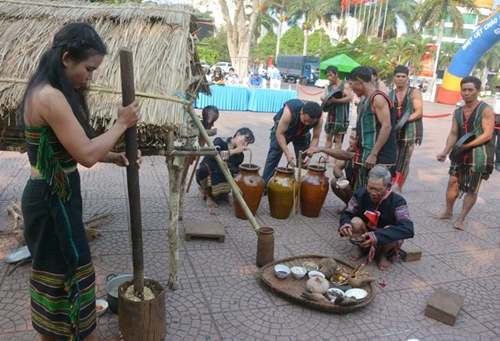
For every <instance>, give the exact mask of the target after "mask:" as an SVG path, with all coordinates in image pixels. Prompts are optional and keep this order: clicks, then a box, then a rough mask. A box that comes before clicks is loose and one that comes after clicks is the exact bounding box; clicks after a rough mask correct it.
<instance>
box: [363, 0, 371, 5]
mask: <svg viewBox="0 0 500 341" xmlns="http://www.w3.org/2000/svg"><path fill="white" fill-rule="evenodd" d="M367 2H371V1H370V0H361V4H362V5H364V4H366V3H367Z"/></svg>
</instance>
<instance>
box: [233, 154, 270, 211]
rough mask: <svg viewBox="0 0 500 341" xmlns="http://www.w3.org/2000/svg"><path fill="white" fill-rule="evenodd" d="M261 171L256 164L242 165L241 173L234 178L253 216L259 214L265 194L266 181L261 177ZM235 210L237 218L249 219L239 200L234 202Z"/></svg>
mask: <svg viewBox="0 0 500 341" xmlns="http://www.w3.org/2000/svg"><path fill="white" fill-rule="evenodd" d="M259 170H260V167H259V166H257V165H255V164H251V163H243V164H241V165H240V172H239V173H238V174H236V176H235V177H234V181H235V182H236V184H237V185H238V187H239V188H240V190H241V195H242V196H243V199H245V202H246V204H247V206H248V208H249V209H250V212H252V214H253V215H255V213H257V209H258V208H259V205H260V200H261V199H262V194H263V193H264V179H262V176H260V174H259ZM234 210H235V213H236V218H239V219H244V220H247V219H248V218H247V215H246V214H245V211H243V208H242V207H241V205H240V204H239V202H238V200H235V201H234Z"/></svg>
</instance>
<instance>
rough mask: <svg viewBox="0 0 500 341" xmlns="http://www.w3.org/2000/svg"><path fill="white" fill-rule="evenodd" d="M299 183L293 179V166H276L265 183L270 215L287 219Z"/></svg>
mask: <svg viewBox="0 0 500 341" xmlns="http://www.w3.org/2000/svg"><path fill="white" fill-rule="evenodd" d="M298 191H299V183H298V182H297V181H295V176H294V170H293V168H285V167H277V168H276V173H275V174H274V176H273V177H272V178H271V180H269V183H268V184H267V197H268V200H269V208H270V211H271V217H273V218H276V219H287V218H288V217H289V216H290V212H291V211H292V208H293V204H294V200H295V196H296V195H297V193H298Z"/></svg>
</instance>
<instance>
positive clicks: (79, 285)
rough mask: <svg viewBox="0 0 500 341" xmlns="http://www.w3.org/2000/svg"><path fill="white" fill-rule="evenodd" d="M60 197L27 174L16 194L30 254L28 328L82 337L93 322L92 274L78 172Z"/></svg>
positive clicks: (59, 336) (63, 337) (55, 335)
mask: <svg viewBox="0 0 500 341" xmlns="http://www.w3.org/2000/svg"><path fill="white" fill-rule="evenodd" d="M68 178H69V182H70V184H71V190H72V195H71V197H70V198H69V200H68V201H66V202H63V201H62V200H60V199H59V198H58V197H57V195H56V194H51V189H50V187H49V185H48V184H47V183H46V182H45V180H41V179H30V180H29V181H28V183H27V185H26V188H25V190H24V193H23V198H22V211H23V215H24V223H25V227H24V236H25V238H26V243H27V245H28V249H29V250H30V253H31V255H32V257H33V265H32V270H31V276H30V294H31V318H32V324H33V328H34V329H35V330H36V331H37V332H38V333H40V334H43V335H47V336H49V337H51V338H54V339H56V340H82V339H84V338H85V337H87V336H88V335H89V334H90V333H91V332H92V331H93V330H94V329H95V327H96V315H95V273H94V267H93V265H92V260H91V254H90V248H89V245H88V242H87V239H86V236H85V230H84V227H83V220H82V197H81V192H80V176H79V174H78V171H74V172H72V173H70V174H68Z"/></svg>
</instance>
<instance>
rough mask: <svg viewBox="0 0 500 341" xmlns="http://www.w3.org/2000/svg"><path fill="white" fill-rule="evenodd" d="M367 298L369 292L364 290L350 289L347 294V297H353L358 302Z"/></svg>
mask: <svg viewBox="0 0 500 341" xmlns="http://www.w3.org/2000/svg"><path fill="white" fill-rule="evenodd" d="M366 296H368V292H367V291H366V290H364V289H358V288H354V289H349V290H347V291H346V292H345V297H352V298H355V299H357V300H362V299H364V298H366Z"/></svg>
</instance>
